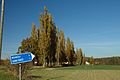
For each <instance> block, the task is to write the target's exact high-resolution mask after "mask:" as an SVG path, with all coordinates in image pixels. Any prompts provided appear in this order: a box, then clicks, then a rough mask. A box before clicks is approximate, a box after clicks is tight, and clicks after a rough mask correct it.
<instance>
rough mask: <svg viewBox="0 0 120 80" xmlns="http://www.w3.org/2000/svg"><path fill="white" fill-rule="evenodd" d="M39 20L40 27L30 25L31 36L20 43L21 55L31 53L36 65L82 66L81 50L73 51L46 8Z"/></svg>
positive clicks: (72, 45)
mask: <svg viewBox="0 0 120 80" xmlns="http://www.w3.org/2000/svg"><path fill="white" fill-rule="evenodd" d="M39 20H40V27H39V28H38V29H37V28H36V26H35V24H34V23H32V32H31V36H30V37H28V38H26V39H23V41H22V42H21V46H20V47H19V49H20V50H21V52H22V53H23V52H32V53H33V54H34V55H35V59H34V60H33V61H36V62H37V65H43V66H54V65H62V64H66V62H67V63H68V64H70V65H73V64H76V63H77V64H84V62H85V61H84V56H83V54H82V49H76V51H75V50H74V43H73V42H72V41H71V40H70V38H67V39H65V36H64V32H63V31H62V30H59V29H58V27H57V26H56V25H55V23H54V21H53V18H52V15H51V14H50V13H49V12H48V10H47V8H46V7H44V12H43V13H42V14H41V15H40V19H39Z"/></svg>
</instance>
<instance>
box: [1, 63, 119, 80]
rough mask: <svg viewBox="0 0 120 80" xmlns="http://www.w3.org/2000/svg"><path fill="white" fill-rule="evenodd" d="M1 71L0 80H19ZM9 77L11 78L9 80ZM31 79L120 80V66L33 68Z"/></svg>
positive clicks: (30, 73) (30, 74) (30, 72)
mask: <svg viewBox="0 0 120 80" xmlns="http://www.w3.org/2000/svg"><path fill="white" fill-rule="evenodd" d="M1 71H2V70H1ZM1 71H0V80H17V79H16V78H15V77H13V76H9V75H8V74H4V75H3V72H2V73H1ZM4 73H5V72H4ZM1 74H2V75H1ZM1 77H2V78H1ZM7 77H9V79H8V78H7ZM29 79H30V80H120V65H117V66H111V65H109V66H105V65H101V66H70V67H61V68H41V67H33V68H32V69H31V70H30V71H29Z"/></svg>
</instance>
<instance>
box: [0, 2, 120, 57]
mask: <svg viewBox="0 0 120 80" xmlns="http://www.w3.org/2000/svg"><path fill="white" fill-rule="evenodd" d="M0 5H1V3H0ZM44 6H47V8H48V11H49V12H50V13H51V14H52V16H53V20H54V22H55V24H56V26H58V27H59V28H60V29H62V30H63V31H64V32H65V37H66V38H67V37H70V39H71V40H72V41H73V42H74V46H75V49H76V48H82V50H83V53H84V54H85V55H86V56H93V57H111V56H120V0H5V19H4V28H3V29H4V30H3V46H2V58H5V57H6V56H9V55H10V54H13V53H16V52H17V50H18V47H19V46H20V44H21V41H22V40H23V39H25V38H27V37H29V36H30V35H31V27H32V22H34V23H35V25H36V26H37V28H38V27H39V26H40V23H39V16H40V13H41V12H43V8H44ZM0 8H1V7H0Z"/></svg>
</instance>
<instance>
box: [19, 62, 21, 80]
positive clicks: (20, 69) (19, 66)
mask: <svg viewBox="0 0 120 80" xmlns="http://www.w3.org/2000/svg"><path fill="white" fill-rule="evenodd" d="M19 80H21V64H19Z"/></svg>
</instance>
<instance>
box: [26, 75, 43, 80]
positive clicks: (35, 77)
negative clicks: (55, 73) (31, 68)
mask: <svg viewBox="0 0 120 80" xmlns="http://www.w3.org/2000/svg"><path fill="white" fill-rule="evenodd" d="M27 78H28V79H29V80H32V79H37V78H42V76H35V75H32V76H28V77H27Z"/></svg>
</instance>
